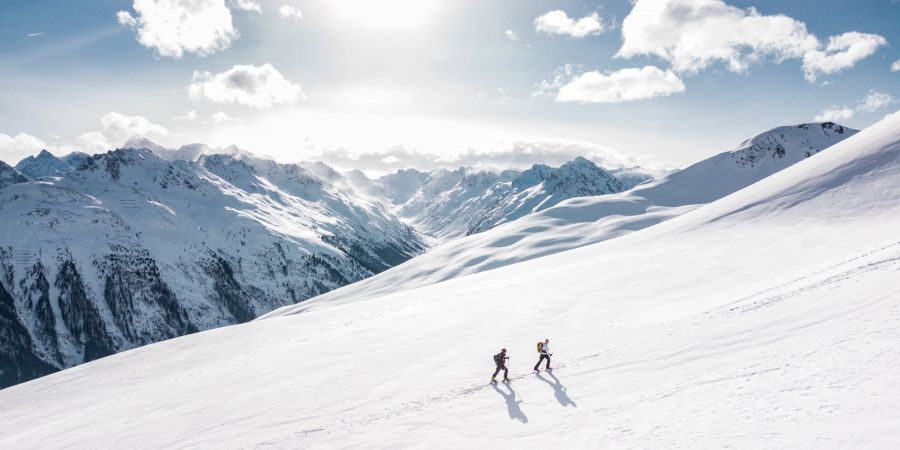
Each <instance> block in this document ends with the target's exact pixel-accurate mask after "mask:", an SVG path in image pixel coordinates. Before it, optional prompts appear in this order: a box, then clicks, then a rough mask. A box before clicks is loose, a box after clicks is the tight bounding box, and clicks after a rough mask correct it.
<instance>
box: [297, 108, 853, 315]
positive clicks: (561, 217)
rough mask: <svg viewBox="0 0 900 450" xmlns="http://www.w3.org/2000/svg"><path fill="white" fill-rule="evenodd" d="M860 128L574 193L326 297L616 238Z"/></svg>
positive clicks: (798, 136)
mask: <svg viewBox="0 0 900 450" xmlns="http://www.w3.org/2000/svg"><path fill="white" fill-rule="evenodd" d="M857 132H858V131H857V130H852V129H849V128H845V127H842V126H840V125H836V124H833V123H827V122H826V123H821V124H802V125H797V126H790V127H779V128H775V129H773V130H769V131H767V132H764V133H761V134H759V135H757V136H755V137H754V138H752V139H748V140H747V141H744V142H743V143H741V144H740V145H738V146H737V148H735V149H734V150H730V151H727V152H723V153H720V154H718V155H715V156H713V157H711V158H709V159H706V160H703V161H700V162H698V163H696V164H693V165H691V166H689V167H687V168H685V169H683V170H680V171H677V172H674V173H671V174H669V175H668V176H666V177H663V178H661V179H659V180H655V181H649V182H645V183H643V184H640V185H638V186H637V187H635V188H633V189H631V190H629V191H626V192H621V193H618V194H612V195H603V196H596V197H581V198H574V199H570V200H567V201H564V202H561V203H559V204H558V205H556V206H554V207H552V208H548V209H546V210H543V211H540V212H536V213H534V214H531V215H528V216H526V217H523V218H521V219H519V220H516V221H513V222H510V223H507V224H504V225H501V226H499V227H497V228H494V229H492V230H490V231H487V232H484V233H481V234H477V235H473V236H467V237H464V238H461V239H456V240H452V241H449V242H446V243H444V244H442V245H440V246H437V247H435V248H433V249H431V250H429V251H428V252H427V253H425V254H423V255H421V256H419V257H417V258H416V259H414V260H413V261H410V262H409V263H408V264H404V265H403V266H401V267H396V268H393V269H391V270H388V271H386V272H384V273H381V274H379V275H378V276H375V277H372V278H369V279H366V280H364V281H361V282H359V283H355V284H353V285H351V286H347V287H345V288H343V289H339V290H337V291H334V292H331V293H329V294H326V295H324V296H322V297H321V299H320V300H321V301H323V302H324V301H340V302H343V301H350V299H357V300H358V299H360V298H373V297H377V296H379V295H383V294H385V293H387V292H396V291H399V290H407V289H415V288H418V287H421V286H425V285H428V284H434V283H438V282H441V281H446V280H449V279H452V278H457V277H461V276H465V275H471V274H474V273H478V272H483V271H487V270H493V269H497V268H500V267H503V266H506V265H509V264H514V263H518V262H522V261H527V260H530V259H534V258H538V257H541V256H546V255H550V254H554V253H559V252H563V251H566V250H570V249H573V248H578V247H583V246H586V245H589V244H594V243H597V242H601V241H605V240H607V239H612V238H615V237H618V236H621V235H623V234H627V233H631V232H634V231H637V230H640V229H643V228H646V227H649V226H652V225H656V224H658V223H660V222H663V221H666V220H669V219H672V218H674V217H677V216H679V215H681V214H684V213H686V212H689V211H692V210H694V209H697V208H699V207H700V206H702V205H704V204H707V203H709V202H711V201H714V200H717V199H719V198H722V197H725V196H726V195H729V194H731V193H733V192H736V191H738V190H740V189H742V188H744V187H747V186H749V185H751V184H753V183H755V182H757V181H759V180H762V179H764V178H766V177H768V176H770V175H772V174H774V173H777V172H779V171H781V170H783V169H786V168H787V167H790V166H792V165H794V164H796V163H797V162H800V161H803V160H805V159H807V158H809V157H812V156H814V155H816V154H818V153H819V152H820V151H822V150H824V149H826V148H829V147H831V146H832V145H834V144H836V143H839V142H841V141H843V140H844V139H847V138H848V137H850V136H853V135H854V134H856V133H857ZM807 154H809V155H810V156H809V157H808V156H807ZM751 161H752V162H751ZM308 306H309V305H308V304H304V305H297V308H298V309H304V308H307V307H308Z"/></svg>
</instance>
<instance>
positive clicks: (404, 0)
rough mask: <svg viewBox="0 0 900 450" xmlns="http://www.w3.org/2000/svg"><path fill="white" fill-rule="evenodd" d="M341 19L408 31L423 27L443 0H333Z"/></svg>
mask: <svg viewBox="0 0 900 450" xmlns="http://www.w3.org/2000/svg"><path fill="white" fill-rule="evenodd" d="M329 5H330V7H331V8H333V10H334V12H335V15H336V16H337V18H338V20H340V21H342V22H344V23H346V24H349V25H352V26H355V27H359V28H364V29H371V30H378V31H404V30H409V29H415V28H421V27H423V26H425V25H427V24H428V23H429V22H431V21H432V20H433V19H434V18H435V17H436V16H437V12H438V7H439V5H440V1H439V0H377V1H375V0H332V1H329Z"/></svg>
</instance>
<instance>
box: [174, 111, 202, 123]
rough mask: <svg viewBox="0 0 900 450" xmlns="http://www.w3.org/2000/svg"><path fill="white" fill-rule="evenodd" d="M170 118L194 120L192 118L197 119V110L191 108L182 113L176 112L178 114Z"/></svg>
mask: <svg viewBox="0 0 900 450" xmlns="http://www.w3.org/2000/svg"><path fill="white" fill-rule="evenodd" d="M172 118H173V119H175V120H187V121H189V122H190V121H194V120H197V111H195V110H193V109H192V110H190V111H188V112H186V113H184V114H178V115H175V116H172Z"/></svg>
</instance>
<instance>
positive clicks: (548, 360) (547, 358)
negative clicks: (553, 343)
mask: <svg viewBox="0 0 900 450" xmlns="http://www.w3.org/2000/svg"><path fill="white" fill-rule="evenodd" d="M545 359H546V360H547V366H546V367H547V368H548V369H549V368H550V355H548V354H546V353H541V359H539V360H538V362H537V364H535V365H534V370H535V371H537V370H538V366H540V365H541V362H543V361H544V360H545Z"/></svg>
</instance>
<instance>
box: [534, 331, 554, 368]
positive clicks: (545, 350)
mask: <svg viewBox="0 0 900 450" xmlns="http://www.w3.org/2000/svg"><path fill="white" fill-rule="evenodd" d="M537 351H538V353H540V354H541V358H540V359H538V362H537V364H535V365H534V371H535V372H539V370H538V366H540V365H541V362H542V361H543V360H545V359H546V360H547V366H546V367H547V370H553V369H551V368H550V357H551V356H553V353H550V339H544V342H538V343H537Z"/></svg>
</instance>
